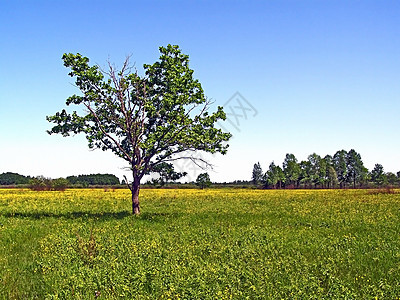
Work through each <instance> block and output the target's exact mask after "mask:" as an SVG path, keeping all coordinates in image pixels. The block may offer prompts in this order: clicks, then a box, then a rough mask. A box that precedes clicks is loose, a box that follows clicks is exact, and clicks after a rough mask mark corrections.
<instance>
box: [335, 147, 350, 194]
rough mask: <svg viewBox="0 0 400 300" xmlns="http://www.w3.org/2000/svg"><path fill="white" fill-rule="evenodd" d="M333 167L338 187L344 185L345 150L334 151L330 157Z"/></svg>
mask: <svg viewBox="0 0 400 300" xmlns="http://www.w3.org/2000/svg"><path fill="white" fill-rule="evenodd" d="M332 162H333V167H334V168H335V171H336V174H337V178H338V180H339V184H340V188H344V187H345V186H346V181H347V173H348V170H347V151H345V150H340V151H337V152H336V153H335V155H334V156H333V159H332Z"/></svg>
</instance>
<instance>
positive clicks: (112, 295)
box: [0, 189, 400, 299]
mask: <svg viewBox="0 0 400 300" xmlns="http://www.w3.org/2000/svg"><path fill="white" fill-rule="evenodd" d="M395 191H396V193H391V194H384V193H380V194H371V193H370V192H369V191H366V190H345V191H343V190H340V191H339V190H331V191H320V190H313V191H304V190H302V191H298V190H290V191H284V190H240V189H220V190H215V189H212V190H211V189H209V190H202V191H200V190H143V191H142V198H143V208H144V211H145V212H143V213H142V214H141V215H140V216H137V217H136V216H135V217H134V216H131V215H130V213H129V211H130V207H129V205H128V203H127V202H126V199H127V198H128V197H129V191H127V190H117V191H115V192H110V191H108V192H105V191H103V190H82V189H80V190H67V191H66V192H65V193H55V192H41V193H34V192H31V191H26V190H25V191H21V190H0V245H1V247H0V299H94V298H95V297H96V295H100V296H99V298H98V299H121V298H122V299H168V298H170V299H177V298H180V299H375V298H377V299H396V298H398V295H400V269H399V268H398V265H399V253H400V240H399V238H398V232H399V220H400V193H399V190H395ZM16 270H17V271H16Z"/></svg>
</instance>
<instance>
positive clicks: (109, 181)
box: [0, 172, 120, 189]
mask: <svg viewBox="0 0 400 300" xmlns="http://www.w3.org/2000/svg"><path fill="white" fill-rule="evenodd" d="M61 183H62V184H63V185H68V186H82V187H87V186H93V185H119V184H120V181H119V179H118V177H117V176H115V175H113V174H89V175H78V176H68V177H67V178H57V179H50V178H45V177H44V176H37V177H31V176H24V175H20V174H18V173H12V172H6V173H2V174H0V185H31V186H41V188H40V189H42V188H43V189H44V187H45V186H46V189H51V188H49V187H51V186H54V185H56V186H57V185H59V184H61Z"/></svg>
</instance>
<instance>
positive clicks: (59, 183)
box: [52, 178, 69, 192]
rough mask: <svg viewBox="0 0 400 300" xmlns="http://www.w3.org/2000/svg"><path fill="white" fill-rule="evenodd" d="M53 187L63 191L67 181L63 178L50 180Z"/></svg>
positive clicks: (67, 184) (67, 183)
mask: <svg viewBox="0 0 400 300" xmlns="http://www.w3.org/2000/svg"><path fill="white" fill-rule="evenodd" d="M52 185H53V189H54V190H55V191H62V192H63V191H65V190H66V189H67V187H68V186H69V181H68V180H67V179H65V178H57V179H54V180H53V181H52Z"/></svg>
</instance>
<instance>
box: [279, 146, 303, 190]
mask: <svg viewBox="0 0 400 300" xmlns="http://www.w3.org/2000/svg"><path fill="white" fill-rule="evenodd" d="M283 173H284V174H285V178H286V183H287V184H291V185H293V186H296V187H297V186H298V181H299V178H300V173H301V169H300V165H299V164H298V163H297V158H296V156H294V154H289V153H288V154H286V157H285V160H284V161H283Z"/></svg>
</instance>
